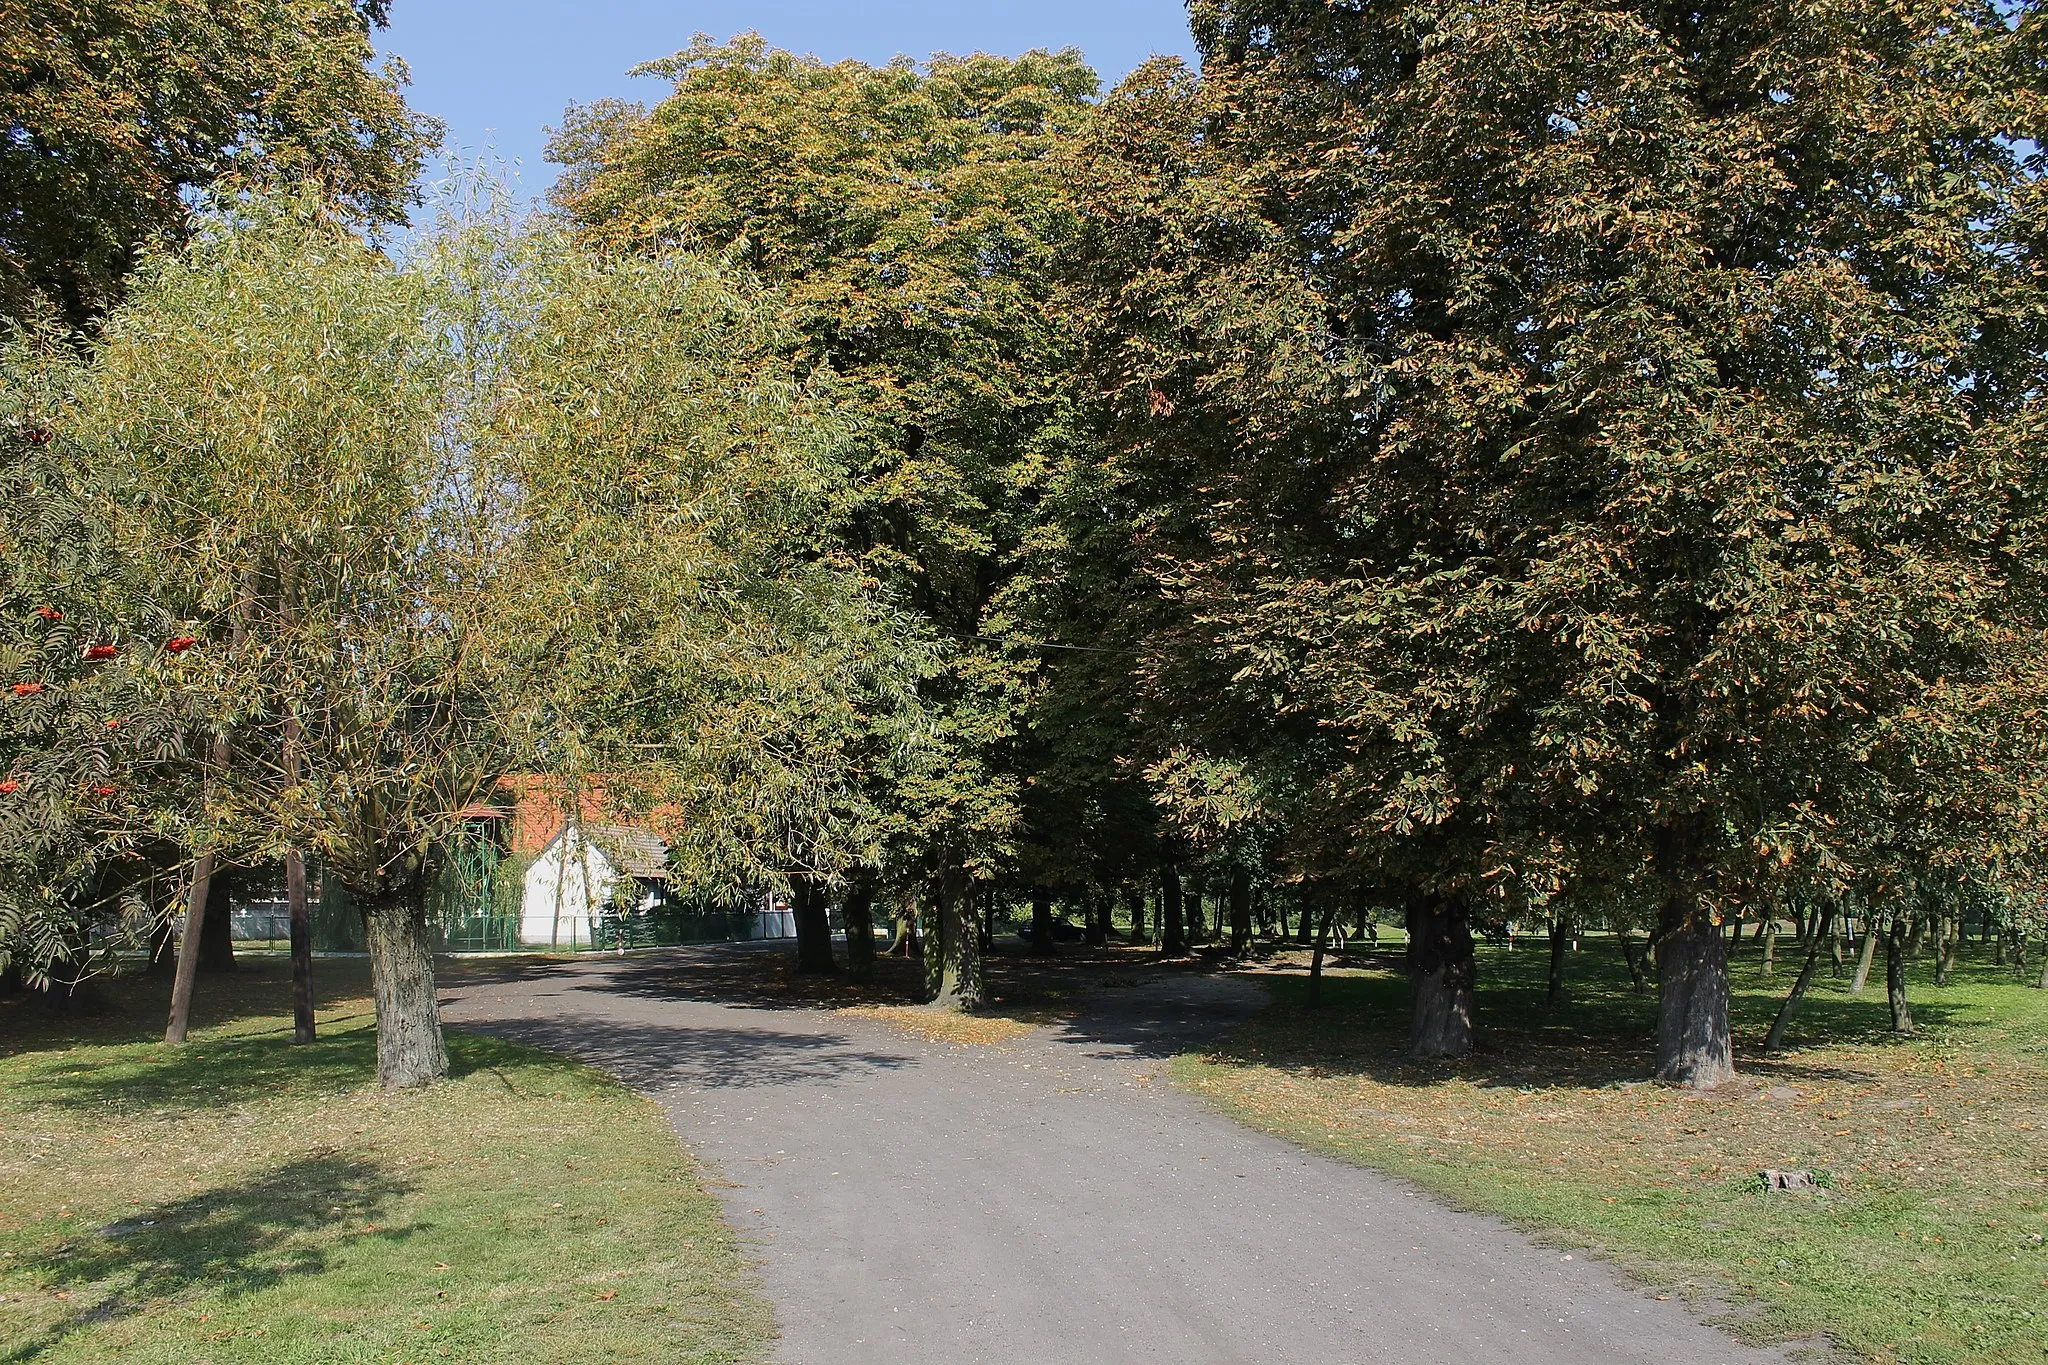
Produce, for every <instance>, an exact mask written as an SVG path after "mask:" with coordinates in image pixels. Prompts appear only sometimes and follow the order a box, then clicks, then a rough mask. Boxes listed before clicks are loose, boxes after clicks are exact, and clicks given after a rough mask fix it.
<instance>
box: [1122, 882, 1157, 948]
mask: <svg viewBox="0 0 2048 1365" xmlns="http://www.w3.org/2000/svg"><path fill="white" fill-rule="evenodd" d="M1124 902H1125V904H1127V905H1128V906H1129V907H1130V911H1131V942H1132V943H1134V944H1135V943H1150V942H1151V941H1152V936H1151V935H1150V934H1148V933H1146V932H1145V888H1144V887H1142V886H1136V885H1133V886H1128V887H1125V888H1124Z"/></svg>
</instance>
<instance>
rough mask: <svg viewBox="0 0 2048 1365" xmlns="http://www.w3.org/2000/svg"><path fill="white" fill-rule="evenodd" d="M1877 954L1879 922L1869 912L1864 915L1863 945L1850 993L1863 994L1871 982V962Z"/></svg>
mask: <svg viewBox="0 0 2048 1365" xmlns="http://www.w3.org/2000/svg"><path fill="white" fill-rule="evenodd" d="M1876 956H1877V922H1876V921H1875V920H1874V919H1872V918H1871V917H1870V915H1869V913H1868V912H1865V914H1864V916H1863V947H1862V950H1861V951H1860V953H1859V954H1858V956H1857V958H1856V976H1855V978H1854V979H1853V980H1851V981H1850V982H1849V994H1851V995H1861V994H1863V988H1864V987H1865V986H1868V985H1869V984H1870V963H1871V960H1872V959H1873V958H1875V957H1876Z"/></svg>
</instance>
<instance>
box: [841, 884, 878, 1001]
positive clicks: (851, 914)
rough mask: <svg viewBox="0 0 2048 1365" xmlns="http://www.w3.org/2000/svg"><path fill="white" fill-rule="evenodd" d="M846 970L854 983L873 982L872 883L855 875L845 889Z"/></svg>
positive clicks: (873, 891) (873, 930)
mask: <svg viewBox="0 0 2048 1365" xmlns="http://www.w3.org/2000/svg"><path fill="white" fill-rule="evenodd" d="M845 915H846V970H847V972H848V974H849V975H851V976H852V977H853V979H854V980H855V981H860V982H868V981H872V980H874V979H875V881H874V878H873V877H870V876H867V875H865V874H862V873H856V874H854V878H853V882H852V884H851V885H850V886H848V887H847V888H846V910H845Z"/></svg>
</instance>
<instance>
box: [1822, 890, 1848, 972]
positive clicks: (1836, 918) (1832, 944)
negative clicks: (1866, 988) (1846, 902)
mask: <svg viewBox="0 0 2048 1365" xmlns="http://www.w3.org/2000/svg"><path fill="white" fill-rule="evenodd" d="M1827 917H1828V922H1829V923H1830V924H1831V925H1832V926H1833V927H1832V928H1830V929H1829V930H1828V952H1830V953H1831V954H1833V955H1834V960H1835V965H1834V971H1833V973H1832V974H1833V975H1835V976H1840V975H1841V974H1842V921H1843V920H1844V919H1845V918H1847V916H1843V915H1837V914H1835V913H1834V910H1833V908H1832V907H1830V908H1829V910H1828V912H1827Z"/></svg>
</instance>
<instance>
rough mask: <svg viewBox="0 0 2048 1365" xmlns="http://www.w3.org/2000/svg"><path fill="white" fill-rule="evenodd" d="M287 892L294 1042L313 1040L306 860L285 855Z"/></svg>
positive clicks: (310, 919) (310, 921) (310, 910)
mask: <svg viewBox="0 0 2048 1365" xmlns="http://www.w3.org/2000/svg"><path fill="white" fill-rule="evenodd" d="M284 895H285V901H286V903H287V904H289V905H290V907H291V917H292V1041H293V1042H294V1043H310V1042H312V1041H313V1037H314V1027H313V1026H314V1018H313V907H312V906H311V904H310V903H308V901H307V899H306V859H305V856H304V855H303V854H301V853H300V852H299V851H298V850H297V849H293V850H292V851H291V852H289V853H287V854H285V855H284Z"/></svg>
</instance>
